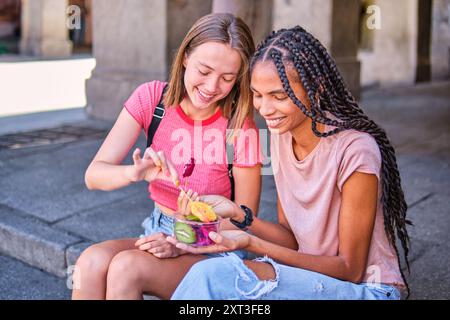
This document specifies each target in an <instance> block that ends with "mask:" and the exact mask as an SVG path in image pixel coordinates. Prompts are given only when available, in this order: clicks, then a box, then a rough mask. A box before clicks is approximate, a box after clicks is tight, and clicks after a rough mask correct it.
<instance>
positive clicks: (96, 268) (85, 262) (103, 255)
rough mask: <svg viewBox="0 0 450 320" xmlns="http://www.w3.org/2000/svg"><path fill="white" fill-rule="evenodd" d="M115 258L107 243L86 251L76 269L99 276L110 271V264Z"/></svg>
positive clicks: (79, 259)
mask: <svg viewBox="0 0 450 320" xmlns="http://www.w3.org/2000/svg"><path fill="white" fill-rule="evenodd" d="M113 257H114V255H113V253H112V252H111V250H108V248H107V246H106V245H105V243H103V242H102V243H98V244H94V245H92V246H90V247H88V248H87V249H86V250H84V251H83V252H82V253H81V255H80V257H79V258H78V260H77V262H76V269H78V270H83V274H86V273H87V272H89V273H93V274H95V275H98V274H99V273H105V274H106V272H107V271H108V267H109V263H110V262H111V260H112V258H113Z"/></svg>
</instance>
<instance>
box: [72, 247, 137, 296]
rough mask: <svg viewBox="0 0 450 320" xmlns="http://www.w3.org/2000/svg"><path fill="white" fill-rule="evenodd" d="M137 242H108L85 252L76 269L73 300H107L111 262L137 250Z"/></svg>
mask: <svg viewBox="0 0 450 320" xmlns="http://www.w3.org/2000/svg"><path fill="white" fill-rule="evenodd" d="M137 240H138V239H137V238H136V239H118V240H108V241H104V242H100V243H97V244H94V245H92V246H90V247H89V248H87V249H86V250H84V251H83V253H82V254H81V255H80V257H79V258H78V260H77V263H76V266H75V269H74V274H73V280H74V284H75V285H74V289H73V290H72V299H83V300H87V299H105V297H106V274H107V272H108V268H109V264H110V262H111V260H112V259H113V258H114V256H115V255H116V254H118V253H119V252H121V251H124V250H130V249H135V248H136V247H135V245H134V243H135V242H136V241H137Z"/></svg>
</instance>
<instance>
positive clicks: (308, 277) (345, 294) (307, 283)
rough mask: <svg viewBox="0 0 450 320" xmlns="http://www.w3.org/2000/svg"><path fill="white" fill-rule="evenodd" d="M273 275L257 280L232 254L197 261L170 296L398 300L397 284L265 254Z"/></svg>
mask: <svg viewBox="0 0 450 320" xmlns="http://www.w3.org/2000/svg"><path fill="white" fill-rule="evenodd" d="M254 261H261V262H267V263H270V264H271V265H272V266H273V268H274V270H275V275H276V276H275V279H273V280H259V279H258V277H257V276H256V274H255V273H254V272H253V271H252V270H251V269H250V268H248V267H247V266H246V265H245V264H244V262H243V260H242V259H240V258H239V257H238V256H236V255H229V256H226V257H217V258H212V259H206V260H203V261H200V262H197V263H196V264H195V265H193V266H192V267H191V269H190V270H189V272H188V273H187V274H186V276H185V277H184V278H183V280H182V281H181V283H180V284H179V285H178V287H177V289H176V290H175V292H174V293H173V295H172V297H171V299H173V300H250V299H258V300H359V299H367V300H398V299H400V292H399V291H398V290H397V288H395V287H392V286H388V285H384V284H369V283H361V284H355V283H352V282H348V281H341V280H338V279H334V278H331V277H328V276H326V275H323V274H320V273H317V272H312V271H308V270H304V269H300V268H294V267H289V266H286V265H282V264H278V263H276V262H275V261H273V260H272V259H270V258H268V257H262V258H257V259H254Z"/></svg>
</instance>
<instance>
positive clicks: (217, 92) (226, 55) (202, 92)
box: [183, 42, 241, 109]
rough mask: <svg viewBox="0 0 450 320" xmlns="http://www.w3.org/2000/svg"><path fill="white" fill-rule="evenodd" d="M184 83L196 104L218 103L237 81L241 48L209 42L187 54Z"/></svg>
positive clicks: (198, 106)
mask: <svg viewBox="0 0 450 320" xmlns="http://www.w3.org/2000/svg"><path fill="white" fill-rule="evenodd" d="M183 66H184V67H185V74H184V85H185V88H186V93H187V97H186V98H189V100H190V102H191V104H192V106H194V107H195V108H198V109H207V108H209V107H215V106H216V103H217V102H218V101H220V100H222V99H223V98H225V97H226V96H227V95H228V94H229V93H230V91H231V89H232V88H233V86H234V84H235V83H236V79H237V77H238V74H239V70H240V67H241V57H240V55H239V52H238V51H237V50H235V49H232V48H231V47H230V46H229V45H226V44H223V43H219V42H206V43H204V44H202V45H200V46H198V47H196V48H195V49H194V51H193V52H191V53H190V54H189V55H188V56H185V59H184V62H183Z"/></svg>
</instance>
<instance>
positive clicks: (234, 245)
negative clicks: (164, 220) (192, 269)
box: [166, 230, 251, 254]
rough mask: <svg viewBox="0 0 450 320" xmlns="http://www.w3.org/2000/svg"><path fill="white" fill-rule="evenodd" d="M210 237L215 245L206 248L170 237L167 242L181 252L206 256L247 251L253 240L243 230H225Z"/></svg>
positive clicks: (213, 233)
mask: <svg viewBox="0 0 450 320" xmlns="http://www.w3.org/2000/svg"><path fill="white" fill-rule="evenodd" d="M209 237H210V238H211V240H213V241H214V242H215V244H213V245H210V246H206V247H193V246H190V245H187V244H185V243H182V242H179V241H177V239H175V238H174V237H170V236H168V237H167V238H166V240H167V241H168V242H170V243H171V244H173V245H175V246H176V247H177V248H178V249H180V250H183V251H186V252H190V253H193V254H204V253H220V252H227V251H233V250H239V249H245V248H247V247H248V246H249V244H250V239H251V236H250V235H249V234H248V233H246V232H245V231H242V230H223V231H221V232H220V233H216V232H210V233H209Z"/></svg>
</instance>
